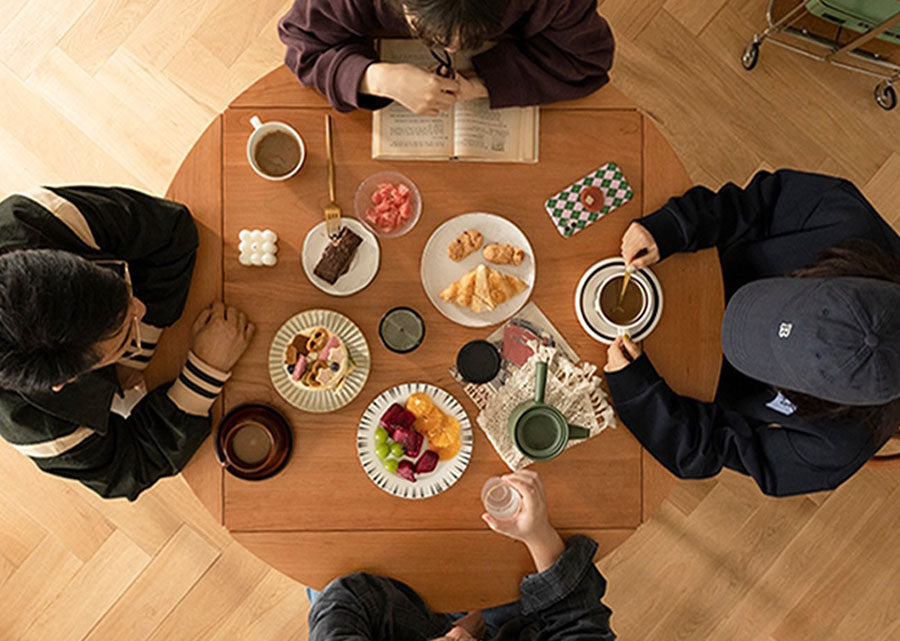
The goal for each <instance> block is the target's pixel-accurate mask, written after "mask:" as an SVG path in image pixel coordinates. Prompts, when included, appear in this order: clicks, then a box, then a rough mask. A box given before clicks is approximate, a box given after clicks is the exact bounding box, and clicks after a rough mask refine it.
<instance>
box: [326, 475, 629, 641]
mask: <svg viewBox="0 0 900 641" xmlns="http://www.w3.org/2000/svg"><path fill="white" fill-rule="evenodd" d="M504 480H506V481H507V482H508V483H509V484H510V485H512V486H513V487H514V488H515V489H516V490H517V491H518V492H519V494H521V496H522V507H521V509H520V510H519V513H518V514H517V515H516V516H515V517H514V518H512V519H507V520H503V521H498V520H496V519H494V518H492V517H491V516H490V515H488V514H483V515H482V518H483V519H484V521H485V522H486V523H487V524H488V525H489V526H490V527H491V529H493V530H494V531H495V532H499V533H500V534H504V535H506V536H509V537H511V538H514V539H516V540H519V541H522V542H523V543H524V544H525V545H526V546H527V547H528V551H529V552H530V553H531V557H532V559H533V560H534V565H535V568H536V569H537V572H536V573H534V574H530V575H528V576H526V577H525V578H524V579H522V584H521V586H520V588H519V593H520V600H519V601H517V602H515V603H510V604H507V605H503V606H500V607H497V608H491V609H489V610H484V611H483V612H482V611H477V610H476V611H474V612H469V613H468V614H465V615H459V614H438V613H434V612H431V611H430V610H429V609H428V607H427V606H426V605H425V603H424V602H423V601H422V599H421V597H419V595H418V594H416V593H415V591H414V590H413V589H412V588H410V587H409V586H407V585H404V584H403V583H401V582H399V581H395V580H393V579H389V578H387V577H381V576H373V575H371V574H366V573H362V572H360V573H356V574H350V575H347V576H344V577H341V578H339V579H336V580H334V581H332V582H331V583H330V584H329V585H328V586H327V587H326V588H325V590H324V591H323V592H322V593H321V594H311V596H310V600H312V601H313V607H312V610H310V613H309V639H310V641H326V639H327V640H328V641H351V640H352V641H363V640H368V641H426V640H430V639H454V640H456V641H471V640H474V639H491V640H492V641H537V640H538V639H541V641H562V640H563V639H565V641H588V640H590V641H612V640H613V639H615V638H616V635H615V634H614V633H613V631H612V630H611V629H610V626H609V619H610V616H611V615H612V611H611V610H610V609H609V608H608V607H606V606H605V605H604V604H603V602H602V600H601V599H602V598H603V595H604V593H605V592H606V580H605V579H604V578H603V576H602V575H601V574H600V572H599V571H597V568H596V567H595V566H594V563H593V558H594V553H595V552H596V550H597V543H596V542H594V541H593V540H591V539H589V538H588V537H586V536H580V535H576V536H573V537H571V538H570V539H569V540H568V541H566V542H565V543H564V542H563V540H562V538H560V536H559V533H558V532H557V531H556V530H555V529H554V528H553V526H552V525H551V524H550V520H549V518H548V517H547V503H546V499H545V497H544V488H543V486H542V485H541V480H540V478H539V477H538V475H537V474H536V473H534V472H532V471H529V470H520V471H518V472H515V473H513V474H510V475H508V476H506V477H504Z"/></svg>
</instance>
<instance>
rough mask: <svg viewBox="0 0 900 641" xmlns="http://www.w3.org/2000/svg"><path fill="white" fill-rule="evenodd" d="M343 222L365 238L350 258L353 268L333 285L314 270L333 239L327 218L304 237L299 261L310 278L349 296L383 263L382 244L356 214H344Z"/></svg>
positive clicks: (365, 284) (328, 291) (328, 290)
mask: <svg viewBox="0 0 900 641" xmlns="http://www.w3.org/2000/svg"><path fill="white" fill-rule="evenodd" d="M341 225H343V226H344V227H346V228H347V229H349V230H350V231H352V232H353V233H354V234H356V235H357V236H359V237H360V238H362V240H363V241H362V243H360V245H359V247H358V248H357V249H356V254H354V256H353V258H352V259H351V260H350V268H349V269H348V270H347V273H346V274H344V275H343V276H341V277H340V278H338V279H337V281H335V283H334V285H329V284H328V283H327V282H325V281H324V280H322V279H321V278H319V277H318V276H316V275H315V274H314V273H313V271H314V270H315V268H316V265H317V264H318V262H319V259H320V258H321V257H322V252H324V251H325V248H326V247H327V246H328V243H330V242H331V239H330V238H328V234H327V233H326V231H325V221H324V220H323V221H322V222H321V223H319V224H318V225H316V226H315V227H313V228H312V229H310V230H309V233H308V234H307V235H306V240H305V241H303V252H302V254H301V255H300V262H301V264H302V265H303V271H304V272H306V277H307V278H308V279H309V282H311V283H312V284H313V285H315V286H316V287H318V288H319V289H321V290H322V291H323V292H325V293H326V294H330V295H331V296H350V295H351V294H355V293H357V292H359V291H362V290H363V289H365V288H366V287H368V286H369V283H371V282H372V280H373V279H374V278H375V275H376V274H377V273H378V267H379V265H380V264H381V248H380V247H379V245H378V239H377V238H375V235H374V234H373V233H372V232H370V231H369V230H368V229H366V228H365V227H364V226H363V224H362V223H361V222H359V221H358V220H356V219H355V218H347V217H346V216H344V217H343V218H341Z"/></svg>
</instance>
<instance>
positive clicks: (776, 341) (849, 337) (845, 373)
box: [722, 277, 900, 406]
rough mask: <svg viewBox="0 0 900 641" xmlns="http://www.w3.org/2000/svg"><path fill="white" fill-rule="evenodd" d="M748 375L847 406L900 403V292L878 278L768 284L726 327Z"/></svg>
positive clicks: (729, 354)
mask: <svg viewBox="0 0 900 641" xmlns="http://www.w3.org/2000/svg"><path fill="white" fill-rule="evenodd" d="M722 350H723V351H724V353H725V358H727V359H728V361H729V362H730V363H731V364H732V365H733V366H734V367H735V368H737V369H738V370H739V371H740V372H742V373H744V374H746V375H747V376H749V377H751V378H755V379H758V380H761V381H764V382H766V383H769V384H771V385H774V386H775V387H780V388H783V389H786V390H793V391H796V392H800V393H803V394H808V395H810V396H814V397H816V398H820V399H823V400H826V401H830V402H832V403H839V404H842V405H860V406H864V405H883V404H884V403H887V402H889V401H892V400H894V399H896V398H900V284H897V283H891V282H888V281H883V280H876V279H874V278H851V277H834V278H765V279H761V280H757V281H753V282H752V283H748V284H747V285H744V286H743V287H741V288H740V289H739V290H738V291H737V292H735V294H734V296H732V297H731V299H730V300H729V301H728V305H727V306H726V308H725V317H724V319H723V320H722Z"/></svg>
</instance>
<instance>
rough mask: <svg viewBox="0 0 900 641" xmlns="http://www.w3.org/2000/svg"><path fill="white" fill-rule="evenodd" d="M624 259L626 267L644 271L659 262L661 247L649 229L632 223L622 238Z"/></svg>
mask: <svg viewBox="0 0 900 641" xmlns="http://www.w3.org/2000/svg"><path fill="white" fill-rule="evenodd" d="M622 258H623V259H625V266H626V267H634V268H635V269H643V268H644V267H649V266H650V265H652V264H654V263H658V262H659V247H657V246H656V241H655V240H653V236H652V235H651V234H650V232H649V231H647V228H646V227H644V226H643V225H641V224H640V223H631V225H629V227H628V229H626V230H625V234H624V235H623V236H622Z"/></svg>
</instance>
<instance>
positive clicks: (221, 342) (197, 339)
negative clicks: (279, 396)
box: [191, 302, 256, 372]
mask: <svg viewBox="0 0 900 641" xmlns="http://www.w3.org/2000/svg"><path fill="white" fill-rule="evenodd" d="M255 331H256V326H255V325H254V324H253V323H249V322H247V315H246V314H244V312H242V311H238V309H237V308H236V307H228V308H226V307H225V305H223V304H222V303H219V302H216V303H213V304H212V306H211V307H209V308H207V309H204V310H203V311H202V312H200V314H199V315H198V316H197V320H195V321H194V327H193V334H194V335H193V339H192V342H191V350H193V352H194V354H196V355H197V356H198V357H199V358H200V360H202V361H203V362H204V363H207V364H209V365H211V366H213V367H215V368H216V369H220V370H222V371H223V372H228V371H230V370H231V368H232V367H234V364H235V363H237V362H238V359H239V358H240V357H241V355H242V354H243V353H244V351H245V350H246V349H247V346H248V345H249V344H250V339H251V338H253V333H254V332H255Z"/></svg>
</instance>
